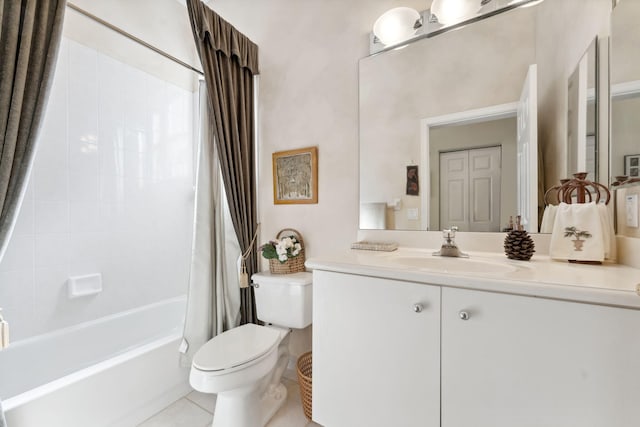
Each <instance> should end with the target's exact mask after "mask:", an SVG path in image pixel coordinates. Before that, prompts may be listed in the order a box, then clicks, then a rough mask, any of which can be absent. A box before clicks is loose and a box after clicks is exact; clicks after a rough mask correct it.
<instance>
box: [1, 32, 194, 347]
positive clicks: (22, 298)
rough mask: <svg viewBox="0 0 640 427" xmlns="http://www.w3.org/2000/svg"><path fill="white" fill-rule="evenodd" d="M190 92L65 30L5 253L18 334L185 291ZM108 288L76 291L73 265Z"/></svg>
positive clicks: (7, 293)
mask: <svg viewBox="0 0 640 427" xmlns="http://www.w3.org/2000/svg"><path fill="white" fill-rule="evenodd" d="M193 99H194V98H193V94H192V93H191V92H188V91H186V90H184V89H181V88H178V87H177V86H174V85H172V84H170V83H168V82H165V81H163V80H160V79H158V78H157V77H153V76H151V75H149V74H147V73H145V72H143V71H140V70H139V69H136V68H134V67H132V66H130V65H128V64H125V63H122V62H119V61H117V60H115V59H113V58H111V57H109V56H107V55H105V54H103V53H101V52H99V51H97V50H95V49H92V48H89V47H86V46H83V45H82V44H80V43H77V42H75V41H72V40H70V39H67V38H63V41H62V44H61V49H60V54H59V57H58V64H57V67H56V74H55V78H54V82H53V86H52V90H51V95H50V97H49V104H48V106H47V109H46V112H45V117H44V120H43V125H42V128H41V130H40V136H39V141H38V149H37V153H36V159H35V162H34V167H33V171H32V175H31V177H30V181H29V186H28V189H27V193H26V196H25V201H24V203H23V207H22V209H21V212H20V215H19V217H18V220H17V225H16V229H15V232H14V235H13V237H12V239H11V241H10V243H9V247H8V249H7V253H6V255H5V258H4V259H3V260H2V262H1V263H0V284H1V286H0V306H2V307H3V309H4V314H5V317H6V318H7V319H9V320H10V321H11V335H12V340H13V341H17V340H20V339H24V338H27V337H30V336H33V335H37V334H41V333H46V332H49V331H52V330H54V329H57V328H61V327H66V326H70V325H73V324H76V323H79V322H83V321H87V320H91V319H95V318H97V317H101V316H105V315H108V314H112V313H116V312H119V311H123V310H127V309H130V308H133V307H135V306H138V305H143V304H149V303H153V302H155V301H159V300H162V299H165V298H171V297H175V296H178V295H182V294H184V293H186V290H187V278H188V268H189V254H190V244H191V243H190V240H191V222H192V212H193V164H192V163H193V141H192V138H193V132H192V126H193V105H194V103H193ZM95 272H101V273H102V275H103V287H104V290H103V292H102V293H101V294H99V295H96V296H93V297H88V298H82V299H77V300H69V299H68V298H67V296H66V287H65V281H66V279H67V278H68V277H69V276H72V275H79V274H88V273H95Z"/></svg>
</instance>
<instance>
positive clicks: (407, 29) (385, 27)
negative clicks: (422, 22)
mask: <svg viewBox="0 0 640 427" xmlns="http://www.w3.org/2000/svg"><path fill="white" fill-rule="evenodd" d="M419 19H420V14H419V13H418V11H416V10H415V9H411V8H410V7H396V8H394V9H390V10H388V11H386V12H385V13H383V14H382V15H381V16H380V17H379V18H378V19H377V20H376V22H375V24H373V34H375V36H376V37H377V38H378V39H379V40H380V41H381V42H382V43H384V44H385V45H387V46H389V45H392V44H396V43H400V42H402V41H405V40H407V39H409V38H411V37H412V36H413V35H414V34H415V33H416V29H415V28H414V26H415V24H416V21H418V20H419Z"/></svg>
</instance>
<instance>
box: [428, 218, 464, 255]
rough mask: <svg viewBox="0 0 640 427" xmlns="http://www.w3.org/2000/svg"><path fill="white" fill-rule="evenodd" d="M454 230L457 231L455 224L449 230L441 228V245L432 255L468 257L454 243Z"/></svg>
mask: <svg viewBox="0 0 640 427" xmlns="http://www.w3.org/2000/svg"><path fill="white" fill-rule="evenodd" d="M456 231H458V227H456V226H453V227H451V228H450V229H449V230H442V237H443V238H444V242H442V247H441V248H440V250H439V251H438V252H434V253H433V255H436V256H448V257H458V258H469V255H468V254H465V253H462V252H460V249H459V248H458V245H457V244H456V241H455V238H456Z"/></svg>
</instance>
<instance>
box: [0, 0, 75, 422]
mask: <svg viewBox="0 0 640 427" xmlns="http://www.w3.org/2000/svg"><path fill="white" fill-rule="evenodd" d="M65 5H66V0H22V1H12V0H8V1H5V0H3V1H2V3H0V58H2V67H0V261H2V258H3V256H4V253H5V251H6V250H7V246H8V244H9V239H10V238H11V233H12V231H13V227H14V224H15V221H16V218H17V217H18V212H19V210H20V205H21V204H22V199H23V197H24V193H25V190H26V187H27V181H28V178H29V172H30V170H31V166H32V164H33V157H34V154H35V147H36V141H37V137H38V129H39V127H40V124H41V122H42V116H43V113H44V107H45V105H46V104H47V97H48V94H49V89H50V88H51V84H52V82H53V73H54V71H55V65H56V59H57V55H58V47H59V46H60V38H61V37H62V22H63V20H64V8H65ZM1 304H2V301H0V305H1ZM5 426H6V421H5V418H4V411H3V409H2V402H0V427H5Z"/></svg>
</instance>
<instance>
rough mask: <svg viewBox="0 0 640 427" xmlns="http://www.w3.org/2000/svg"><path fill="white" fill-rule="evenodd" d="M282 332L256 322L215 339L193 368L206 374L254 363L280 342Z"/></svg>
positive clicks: (201, 352)
mask: <svg viewBox="0 0 640 427" xmlns="http://www.w3.org/2000/svg"><path fill="white" fill-rule="evenodd" d="M279 338H280V332H279V331H278V330H276V329H272V328H268V327H265V326H258V325H254V324H252V323H247V324H246V325H242V326H238V327H237V328H233V329H230V330H228V331H226V332H223V333H221V334H220V335H217V336H215V337H214V338H213V339H211V340H210V341H209V342H207V343H206V344H205V345H203V346H202V347H201V348H200V350H198V352H197V353H196V355H195V357H194V358H193V366H194V367H196V368H197V369H200V370H202V371H220V370H223V369H229V368H233V367H234V366H239V365H243V364H245V363H248V362H251V361H252V360H255V359H257V358H259V357H260V356H262V355H263V354H265V353H267V352H268V351H269V350H271V349H272V348H273V346H274V345H276V344H277V343H278V339H279Z"/></svg>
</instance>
